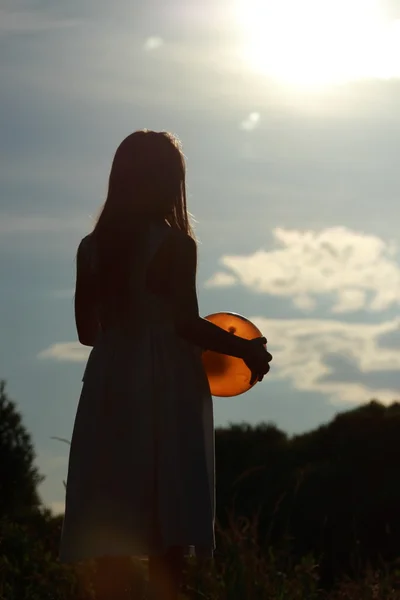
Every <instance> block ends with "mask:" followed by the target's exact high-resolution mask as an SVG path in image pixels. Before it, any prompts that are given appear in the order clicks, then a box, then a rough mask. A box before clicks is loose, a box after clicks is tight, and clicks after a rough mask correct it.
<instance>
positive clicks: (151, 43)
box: [143, 35, 164, 52]
mask: <svg viewBox="0 0 400 600" xmlns="http://www.w3.org/2000/svg"><path fill="white" fill-rule="evenodd" d="M163 44H164V40H163V39H162V37H160V36H158V35H152V36H150V37H148V38H147V39H146V41H145V42H144V44H143V48H144V49H145V50H147V51H148V52H151V51H152V50H158V48H161V46H163Z"/></svg>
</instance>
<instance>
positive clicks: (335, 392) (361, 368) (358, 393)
mask: <svg viewBox="0 0 400 600" xmlns="http://www.w3.org/2000/svg"><path fill="white" fill-rule="evenodd" d="M251 321H253V322H254V323H255V324H256V325H257V326H258V327H259V328H260V330H261V331H262V332H263V333H264V334H265V335H266V337H267V338H268V345H269V349H270V350H271V352H272V354H273V356H274V359H273V363H272V369H271V373H270V374H269V375H268V377H269V378H272V379H278V380H285V381H286V382H288V383H289V384H291V385H292V386H293V387H294V388H295V389H297V390H299V391H307V392H316V393H320V394H323V395H324V396H326V397H328V398H329V400H330V401H331V402H332V403H334V404H342V403H345V404H360V403H362V402H367V401H369V400H370V399H372V398H378V399H379V400H381V401H382V402H384V403H387V404H389V403H391V402H393V401H394V400H396V399H399V398H400V375H399V377H398V381H396V383H395V385H393V381H395V377H396V373H400V348H390V347H384V346H381V345H380V338H381V337H382V336H384V335H387V334H390V333H392V332H396V331H399V330H400V319H393V320H389V321H385V322H382V323H378V324H370V323H347V322H342V321H336V320H328V319H265V318H263V317H257V316H256V317H251ZM89 352H90V349H89V348H86V347H84V346H81V345H80V344H79V343H78V342H59V343H56V344H53V345H52V346H50V347H49V348H47V349H46V350H44V351H43V352H41V353H40V354H39V357H40V358H43V359H52V360H57V361H70V362H71V361H72V362H84V361H86V360H87V358H88V355H89ZM335 360H339V365H338V366H332V362H333V365H334V363H335ZM343 363H345V367H343ZM347 367H349V368H350V371H351V375H350V377H349V376H348V368H347ZM386 373H388V374H389V375H388V385H387V386H384V387H382V386H377V387H374V386H373V385H371V381H372V382H373V381H374V377H375V378H376V381H379V380H380V379H381V377H382V374H386ZM326 378H329V379H326Z"/></svg>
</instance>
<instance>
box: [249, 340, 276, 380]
mask: <svg viewBox="0 0 400 600" xmlns="http://www.w3.org/2000/svg"><path fill="white" fill-rule="evenodd" d="M266 344H267V339H266V338H265V337H261V338H254V339H253V340H250V341H249V346H248V348H249V352H248V356H246V357H245V358H243V360H244V362H245V363H246V366H247V367H248V368H249V369H250V371H251V378H250V385H254V384H255V383H256V382H257V381H262V380H263V378H264V375H266V374H267V373H268V371H269V369H270V365H269V363H270V362H271V360H272V354H270V353H269V352H268V351H267V349H266Z"/></svg>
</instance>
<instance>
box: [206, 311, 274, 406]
mask: <svg viewBox="0 0 400 600" xmlns="http://www.w3.org/2000/svg"><path fill="white" fill-rule="evenodd" d="M205 318H206V319H207V320H208V321H211V323H215V325H218V327H221V328H222V329H225V331H229V332H230V333H232V334H233V335H238V336H239V337H242V338H245V339H246V340H252V339H254V338H257V337H263V336H262V333H261V331H260V330H259V329H258V327H256V326H255V325H254V324H253V323H252V322H251V321H249V320H248V319H246V318H245V317H242V316H241V315H237V314H236V313H229V312H219V313H214V314H212V315H208V316H207V317H205ZM202 358H203V365H204V368H205V371H206V374H207V377H208V382H209V384H210V390H211V394H212V395H213V396H221V397H227V396H239V395H240V394H244V392H247V391H248V390H249V389H250V388H251V387H253V386H251V385H250V378H251V372H250V369H249V368H248V367H247V366H246V364H245V362H244V361H243V360H242V359H241V358H236V357H234V356H228V355H227V354H219V353H218V352H213V351H212V350H206V351H205V352H203V357H202ZM254 385H255V384H254Z"/></svg>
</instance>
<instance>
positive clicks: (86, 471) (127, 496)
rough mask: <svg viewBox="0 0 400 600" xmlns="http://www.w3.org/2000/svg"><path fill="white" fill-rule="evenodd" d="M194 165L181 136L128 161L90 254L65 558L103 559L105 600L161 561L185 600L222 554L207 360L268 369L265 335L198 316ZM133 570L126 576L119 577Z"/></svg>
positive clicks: (83, 247) (83, 286) (160, 138)
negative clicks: (205, 564)
mask: <svg viewBox="0 0 400 600" xmlns="http://www.w3.org/2000/svg"><path fill="white" fill-rule="evenodd" d="M196 253H197V250H196V242H195V240H194V237H193V233H192V230H191V227H190V222H189V217H188V212H187V208H186V189H185V162H184V158H183V154H182V151H181V148H180V145H179V143H178V141H177V139H176V138H174V137H173V136H172V135H171V134H169V133H165V132H161V133H156V132H154V131H147V130H144V131H137V132H135V133H133V134H131V135H129V136H128V137H127V138H126V139H125V140H124V141H123V142H122V143H121V145H120V146H119V148H118V149H117V152H116V154H115V157H114V160H113V164H112V168H111V174H110V179H109V189H108V195H107V199H106V202H105V204H104V207H103V209H102V212H101V214H100V217H99V219H98V221H97V224H96V226H95V228H94V230H93V231H92V233H91V234H90V235H88V236H87V237H85V238H84V239H83V240H82V241H81V243H80V245H79V248H78V253H77V280H76V294H75V318H76V326H77V331H78V336H79V341H80V342H81V343H82V344H85V345H87V346H92V347H93V349H92V351H91V354H90V357H89V360H88V363H87V366H86V370H85V373H84V377H83V388H82V393H81V397H80V400H79V405H78V410H77V414H76V419H75V424H74V430H73V435H72V441H71V448H70V456H69V467H68V478H67V491H66V507H65V517H64V524H63V530H62V536H61V544H60V560H61V561H63V562H75V561H82V560H85V559H91V558H95V559H97V561H98V562H97V564H98V572H99V575H100V576H101V577H102V582H101V583H100V584H99V586H100V587H101V588H102V589H101V594H102V595H101V598H104V600H106V599H107V600H111V599H113V600H119V599H120V598H123V597H124V595H123V594H124V588H125V587H126V585H127V584H126V581H124V577H125V576H124V575H123V571H124V569H123V568H122V567H121V565H122V562H121V561H122V560H123V557H130V556H136V557H145V556H148V557H149V573H150V584H151V586H152V587H153V589H154V591H155V593H156V597H157V598H162V599H163V600H164V599H165V600H175V599H176V598H177V597H178V589H179V585H180V580H181V573H182V567H183V559H184V556H185V555H188V554H190V553H195V554H196V556H198V557H201V558H207V557H212V555H213V550H214V510H215V502H214V497H215V483H214V426H213V407H212V398H211V395H210V390H209V386H208V381H207V378H206V375H205V372H204V369H203V366H202V361H201V353H202V349H210V350H214V351H216V352H220V353H223V354H229V355H231V356H236V357H240V358H242V359H243V360H244V361H245V362H246V364H247V365H248V367H249V368H250V370H251V373H252V382H255V381H257V380H261V379H262V378H263V376H264V375H265V374H266V373H267V372H268V371H269V362H270V360H271V359H272V356H271V355H270V354H269V353H268V352H267V351H266V349H265V347H264V344H265V343H266V340H265V338H257V339H254V340H251V341H249V340H245V339H242V338H240V337H237V336H234V335H232V334H230V333H228V332H226V331H224V330H222V329H221V328H219V327H217V326H215V325H213V324H211V323H210V322H208V321H206V320H205V319H202V318H201V317H200V316H199V310H198V304H197V295H196V264H197V255H196ZM118 571H121V573H118Z"/></svg>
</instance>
